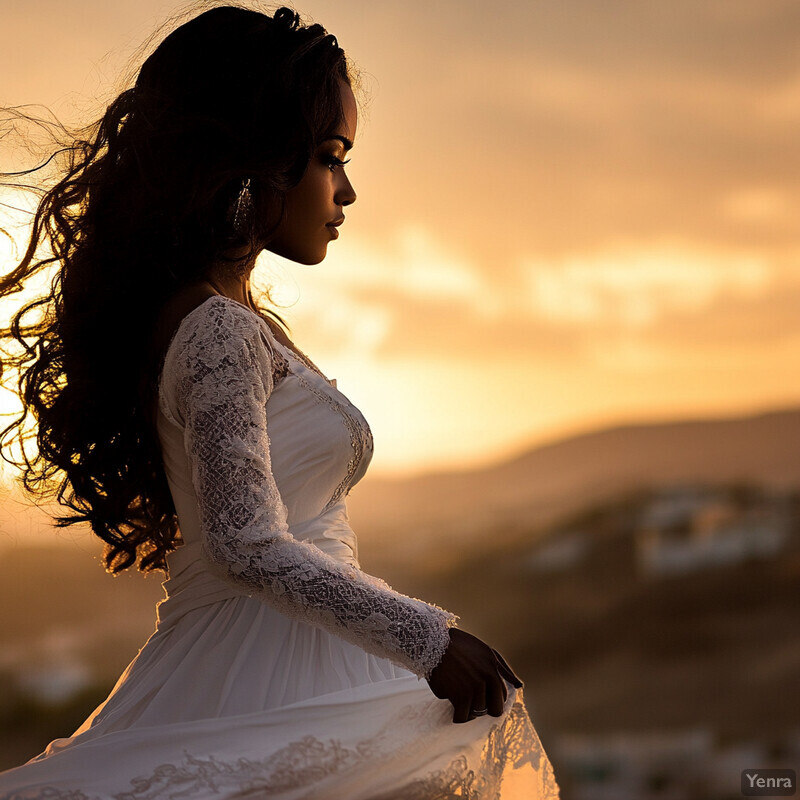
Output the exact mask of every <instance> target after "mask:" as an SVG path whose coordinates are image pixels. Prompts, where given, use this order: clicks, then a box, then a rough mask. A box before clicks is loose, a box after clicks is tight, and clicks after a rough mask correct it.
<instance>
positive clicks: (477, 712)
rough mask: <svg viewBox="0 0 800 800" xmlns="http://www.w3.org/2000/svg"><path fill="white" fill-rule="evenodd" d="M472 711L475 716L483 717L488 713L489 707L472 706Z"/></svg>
mask: <svg viewBox="0 0 800 800" xmlns="http://www.w3.org/2000/svg"><path fill="white" fill-rule="evenodd" d="M472 713H473V714H474V715H475V716H476V717H485V716H486V715H487V714H488V713H489V709H488V708H473V709H472Z"/></svg>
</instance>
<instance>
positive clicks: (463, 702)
mask: <svg viewBox="0 0 800 800" xmlns="http://www.w3.org/2000/svg"><path fill="white" fill-rule="evenodd" d="M450 702H451V703H452V704H453V722H455V723H461V722H469V720H470V710H471V708H470V700H469V699H468V698H464V699H459V700H451V701H450Z"/></svg>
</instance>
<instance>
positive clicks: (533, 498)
mask: <svg viewBox="0 0 800 800" xmlns="http://www.w3.org/2000/svg"><path fill="white" fill-rule="evenodd" d="M733 481H742V482H750V483H756V484H760V485H764V486H769V487H775V488H781V487H791V486H797V485H800V409H789V410H785V411H775V412H771V413H764V414H759V415H755V416H748V417H740V418H733V419H698V420H692V421H681V422H667V423H662V424H642V425H623V426H619V427H614V428H609V429H604V430H598V431H593V432H589V433H585V434H582V435H579V436H574V437H572V438H569V439H564V440H561V441H557V442H554V443H552V444H548V445H544V446H541V447H537V448H535V449H533V450H531V451H529V452H527V453H523V454H522V455H520V456H518V457H516V458H513V459H511V460H509V461H505V462H503V463H500V464H496V465H493V466H489V467H486V468H484V469H478V470H470V471H462V472H459V471H449V472H436V473H431V474H427V475H421V476H415V477H413V478H408V479H396V480H386V479H383V480H381V479H373V478H371V477H368V478H366V479H365V480H364V481H363V482H362V483H361V484H359V485H358V486H357V487H356V488H355V489H354V490H353V492H352V495H351V499H350V501H349V509H350V518H351V521H352V523H353V527H354V528H355V530H356V532H357V533H358V534H359V538H360V539H361V541H362V542H363V544H364V548H362V549H364V550H365V553H364V556H365V559H364V560H365V563H369V562H370V552H372V553H373V554H374V562H373V563H378V564H383V563H385V562H387V561H391V560H394V559H396V558H399V559H401V560H402V561H404V562H406V561H407V562H408V563H412V562H417V563H418V562H419V560H420V559H423V558H424V559H426V560H427V559H430V560H431V562H432V563H433V564H436V565H438V564H439V563H440V559H441V558H443V557H445V551H446V550H449V549H451V548H453V547H458V548H465V547H466V548H470V547H472V545H473V543H475V539H476V538H480V537H483V536H484V535H486V532H487V530H491V531H493V532H494V534H495V535H496V536H498V537H500V538H503V537H513V536H515V535H516V534H515V532H516V531H517V530H519V529H520V528H523V529H525V530H526V531H530V529H531V528H540V527H542V528H543V527H545V526H547V525H549V524H550V523H552V522H553V521H554V520H556V519H558V518H559V517H561V516H563V515H564V514H567V513H570V512H571V511H573V510H576V509H580V508H582V507H586V506H590V505H593V504H595V503H597V502H600V501H602V500H603V499H604V498H608V497H612V496H614V495H616V494H619V493H620V492H624V491H627V490H629V489H632V488H647V487H651V486H660V485H664V484H675V483H706V482H708V483H718V482H728V483H729V482H733Z"/></svg>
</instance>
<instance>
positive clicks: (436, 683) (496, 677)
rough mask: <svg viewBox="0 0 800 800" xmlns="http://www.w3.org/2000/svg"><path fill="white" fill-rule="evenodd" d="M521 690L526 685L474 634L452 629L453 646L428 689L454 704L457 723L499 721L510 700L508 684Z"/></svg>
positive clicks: (447, 652)
mask: <svg viewBox="0 0 800 800" xmlns="http://www.w3.org/2000/svg"><path fill="white" fill-rule="evenodd" d="M506 681H508V682H509V683H510V684H511V685H512V686H515V687H516V688H517V689H519V688H520V687H521V686H522V681H521V680H520V679H519V678H518V677H517V676H516V675H515V674H514V672H513V670H512V669H511V667H509V666H508V664H506V662H505V659H504V658H503V656H501V655H500V653H498V652H497V651H496V650H492V648H491V647H489V645H488V644H486V643H485V642H482V641H481V640H480V639H478V637H477V636H473V635H472V634H471V633H467V632H466V631H462V630H459V629H458V628H450V644H449V645H448V647H447V650H445V652H444V656H442V660H441V661H440V662H439V664H438V665H437V666H436V667H435V668H434V670H433V672H431V677H430V679H429V680H428V685H429V686H430V687H431V691H432V692H433V693H434V694H435V695H436V696H437V697H439V698H441V699H442V700H449V701H450V702H451V703H452V704H453V722H468V721H469V720H471V719H475V717H481V716H483V715H484V714H487V713H488V714H491V715H492V716H493V717H499V716H500V715H501V714H502V713H503V706H504V705H505V702H506V698H507V697H508V689H507V688H506V684H505V682H506Z"/></svg>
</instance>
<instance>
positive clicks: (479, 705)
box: [469, 685, 489, 719]
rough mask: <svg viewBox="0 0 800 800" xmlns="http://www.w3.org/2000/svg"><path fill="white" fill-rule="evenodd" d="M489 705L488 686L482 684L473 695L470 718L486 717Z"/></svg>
mask: <svg viewBox="0 0 800 800" xmlns="http://www.w3.org/2000/svg"><path fill="white" fill-rule="evenodd" d="M488 710H489V708H488V706H487V705H486V686H485V685H484V686H481V687H480V688H479V689H478V690H477V691H476V692H475V694H473V695H472V704H471V706H470V710H469V718H470V719H475V717H484V716H486V714H487V713H488Z"/></svg>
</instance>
